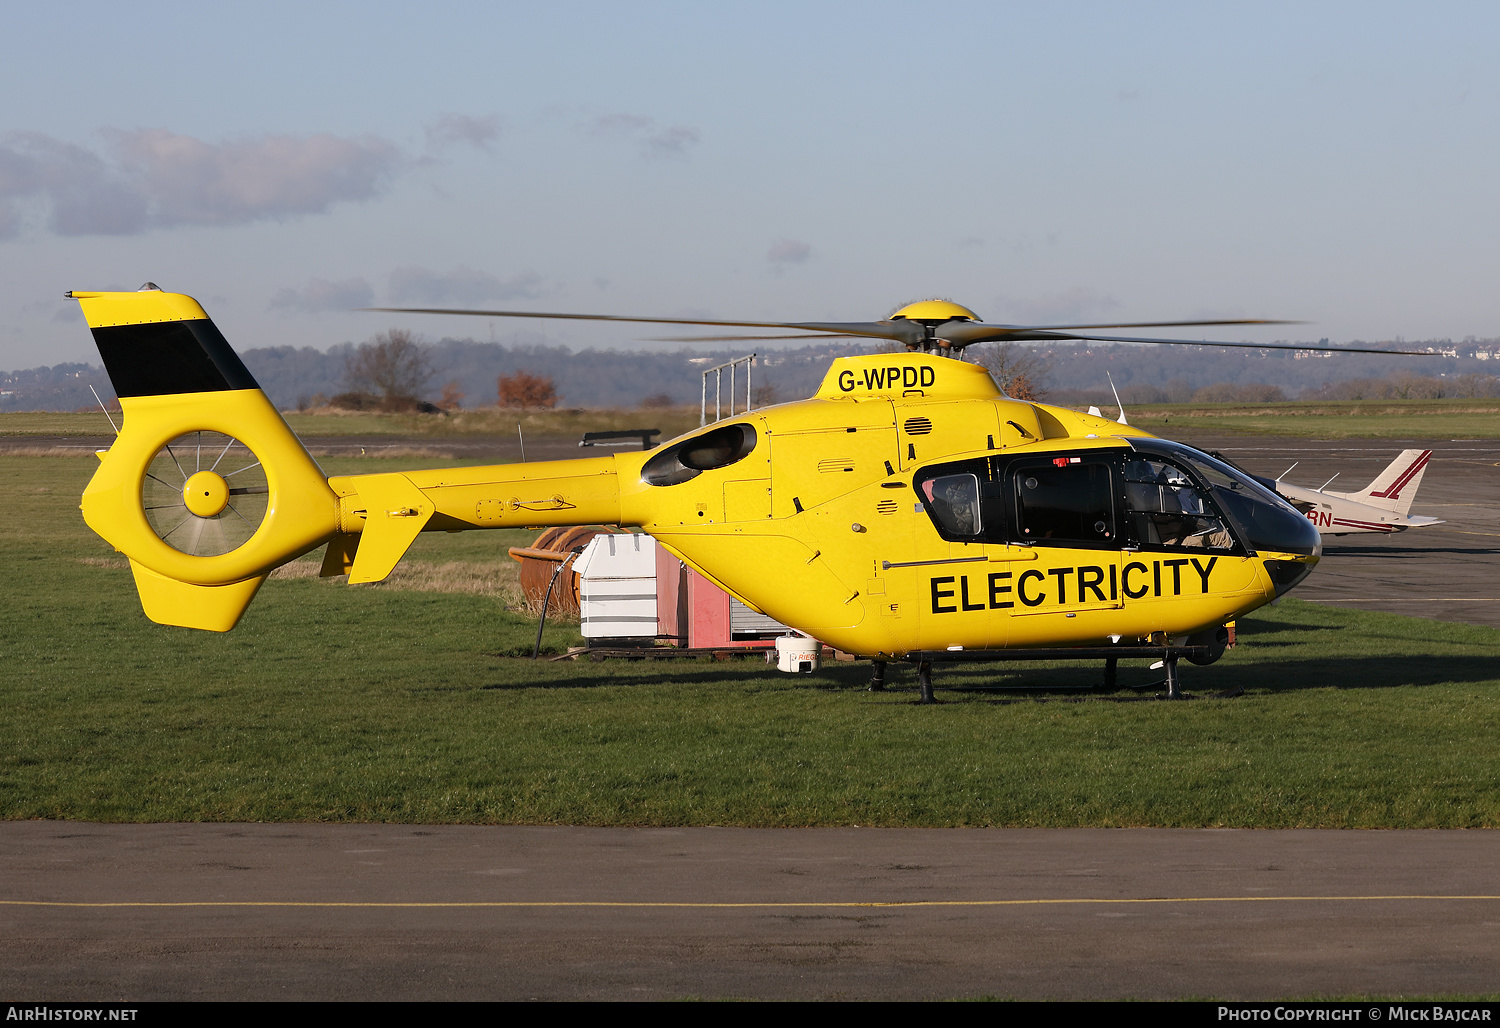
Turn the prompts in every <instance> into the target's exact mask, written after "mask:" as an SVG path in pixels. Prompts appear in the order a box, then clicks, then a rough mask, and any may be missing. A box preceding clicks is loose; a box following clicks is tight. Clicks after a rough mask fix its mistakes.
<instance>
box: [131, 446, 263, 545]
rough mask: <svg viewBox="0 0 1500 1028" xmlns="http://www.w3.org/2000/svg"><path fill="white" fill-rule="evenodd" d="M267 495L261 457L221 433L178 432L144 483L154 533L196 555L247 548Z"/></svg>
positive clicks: (157, 457)
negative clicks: (180, 433) (179, 433)
mask: <svg viewBox="0 0 1500 1028" xmlns="http://www.w3.org/2000/svg"><path fill="white" fill-rule="evenodd" d="M269 496H270V488H269V485H268V483H267V481H266V472H265V468H264V467H263V466H262V464H261V462H260V459H259V458H258V457H257V456H256V455H255V454H254V453H253V452H252V451H251V450H250V448H249V447H247V446H246V445H245V444H244V443H242V442H240V441H239V440H238V439H235V438H233V437H232V436H227V435H224V434H223V433H221V432H210V431H195V432H186V433H183V434H182V435H179V436H177V438H175V439H173V440H172V441H171V442H169V443H167V444H166V445H165V446H163V447H162V448H161V449H160V450H158V451H157V453H156V455H155V456H154V457H152V459H151V462H150V463H149V464H148V465H147V467H146V475H145V478H144V479H143V480H142V483H141V505H142V506H143V507H144V508H145V511H146V520H147V521H148V522H149V523H150V524H151V528H152V531H154V532H155V533H156V535H157V537H158V538H159V539H161V540H162V541H163V542H164V543H166V544H167V545H168V546H170V547H172V548H173V549H175V550H177V551H179V552H181V553H185V554H188V555H189V556H192V557H217V556H219V555H220V554H225V553H229V552H231V551H233V550H236V549H238V548H239V547H241V546H243V545H244V544H245V543H246V542H248V541H249V539H250V537H251V536H253V535H254V534H255V531H256V529H258V528H259V527H260V524H261V522H262V521H263V520H265V516H266V505H267V500H268V499H269Z"/></svg>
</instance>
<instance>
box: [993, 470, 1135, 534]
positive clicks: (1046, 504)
mask: <svg viewBox="0 0 1500 1028" xmlns="http://www.w3.org/2000/svg"><path fill="white" fill-rule="evenodd" d="M1012 475H1013V476H1014V481H1015V497H1016V534H1017V536H1018V538H1019V539H1020V541H1022V542H1053V543H1063V542H1066V543H1110V542H1113V541H1114V540H1115V537H1116V533H1115V504H1114V500H1115V495H1114V484H1113V481H1112V478H1111V475H1110V467H1109V465H1108V464H1105V463H1103V462H1101V461H1098V460H1091V459H1089V458H1087V457H1068V456H1058V457H1054V458H1052V459H1051V460H1050V461H1048V462H1047V463H1046V464H1041V463H1036V464H1031V463H1027V464H1023V465H1021V466H1019V467H1017V468H1016V469H1015V470H1014V471H1013V472H1012Z"/></svg>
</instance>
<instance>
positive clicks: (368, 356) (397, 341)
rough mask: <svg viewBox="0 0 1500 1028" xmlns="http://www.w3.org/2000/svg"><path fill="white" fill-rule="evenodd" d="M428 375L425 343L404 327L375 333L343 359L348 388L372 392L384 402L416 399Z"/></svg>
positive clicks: (430, 375) (428, 368)
mask: <svg viewBox="0 0 1500 1028" xmlns="http://www.w3.org/2000/svg"><path fill="white" fill-rule="evenodd" d="M431 377H432V362H431V360H430V359H429V356H428V347H427V344H426V343H424V342H422V337H421V336H418V335H414V334H413V333H411V332H408V331H407V330H406V329H404V328H393V329H389V330H388V331H385V332H380V333H377V334H376V335H375V336H373V337H372V338H371V339H370V341H369V342H366V343H361V344H360V345H359V349H357V350H355V351H354V352H352V353H350V354H349V356H348V357H347V358H345V360H344V378H345V379H346V380H347V381H348V384H349V386H350V388H352V389H354V390H356V391H358V392H362V393H373V394H375V395H377V396H379V397H380V399H381V401H382V402H383V403H385V404H390V403H392V402H396V401H401V400H412V401H415V400H416V398H417V395H418V394H419V393H420V392H421V391H422V387H423V386H424V385H426V384H427V380H428V379H429V378H431Z"/></svg>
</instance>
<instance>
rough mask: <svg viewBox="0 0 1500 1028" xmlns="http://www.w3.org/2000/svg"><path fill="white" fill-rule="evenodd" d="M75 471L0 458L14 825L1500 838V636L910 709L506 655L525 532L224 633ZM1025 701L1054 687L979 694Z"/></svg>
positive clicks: (842, 685)
mask: <svg viewBox="0 0 1500 1028" xmlns="http://www.w3.org/2000/svg"><path fill="white" fill-rule="evenodd" d="M330 463H336V462H330ZM370 463H371V461H370V460H368V459H367V460H365V461H362V462H361V463H360V468H361V469H362V470H369V465H370ZM93 466H94V465H93V462H92V461H85V460H79V459H76V458H66V457H61V458H59V457H3V458H0V488H3V495H4V496H5V497H6V499H7V501H8V507H9V514H10V518H11V527H10V529H9V530H8V531H7V532H6V533H5V534H4V536H3V537H0V550H3V553H4V559H5V565H6V568H7V574H6V577H5V584H4V586H3V587H0V654H3V659H4V660H5V662H6V665H7V668H6V670H7V673H6V675H5V676H4V680H5V682H6V685H5V691H6V697H5V699H6V702H5V703H4V705H3V707H0V738H4V739H5V740H6V741H7V745H6V746H5V747H4V749H3V752H0V816H4V817H6V818H35V817H44V818H78V819H90V820H103V821H174V820H181V821H196V820H227V821H243V820H373V821H400V822H483V823H511V824H554V823H566V824H592V825H647V824H654V825H688V824H696V825H847V824H858V825H907V826H940V825H1039V826H1040V825H1048V826H1072V825H1162V826H1207V825H1221V826H1262V827H1273V826H1274V827H1291V826H1306V827H1372V828H1373V827H1407V826H1420V827H1500V791H1497V790H1496V788H1495V785H1496V782H1497V781H1500V753H1497V747H1496V746H1495V745H1494V732H1495V725H1496V722H1497V715H1500V692H1497V689H1496V686H1497V684H1500V659H1497V658H1500V632H1495V631H1491V630H1487V629H1482V628H1474V627H1468V626H1461V625H1449V624H1440V623H1436V622H1429V621H1421V620H1415V619H1409V618H1401V617H1396V616H1392V615H1383V614H1373V613H1368V612H1358V611H1346V610H1339V609H1331V608H1325V607H1319V606H1315V605H1312V604H1305V603H1299V602H1297V601H1295V600H1288V601H1286V602H1284V603H1282V604H1280V605H1279V606H1277V607H1274V608H1264V609H1263V610H1262V611H1261V612H1260V616H1258V617H1254V618H1252V619H1247V620H1246V621H1244V622H1242V623H1241V639H1242V640H1243V644H1242V645H1241V646H1240V647H1238V648H1237V649H1235V650H1233V651H1231V652H1230V653H1229V654H1228V655H1227V656H1226V657H1225V659H1224V660H1222V661H1220V663H1218V664H1217V665H1215V666H1213V667H1212V668H1202V669H1200V668H1186V676H1185V677H1186V684H1187V687H1188V688H1189V689H1190V690H1191V691H1194V692H1197V693H1199V694H1200V695H1203V696H1204V697H1205V698H1202V699H1199V700H1196V701H1192V702H1186V703H1175V704H1173V703H1161V702H1153V701H1149V700H1139V701H1138V700H1137V697H1136V694H1134V693H1132V692H1130V691H1128V690H1123V689H1122V690H1121V691H1120V692H1118V693H1115V694H1112V695H1098V694H1091V695H1087V696H1084V695H1076V694H1070V693H1067V692H1063V691H1061V690H1062V689H1063V688H1064V687H1066V686H1070V685H1079V684H1087V683H1089V682H1091V681H1092V680H1094V679H1095V678H1096V676H1097V674H1098V669H1097V667H1084V666H1077V665H1075V666H1072V667H1067V666H1059V667H1051V668H1018V666H1017V665H1004V666H1001V667H1000V669H998V670H996V669H992V668H970V669H964V670H947V669H944V670H942V671H941V672H940V677H939V683H938V684H939V687H940V690H941V691H940V692H939V696H940V698H941V699H942V700H943V701H944V702H943V703H941V704H940V705H938V706H935V707H930V708H922V707H917V706H914V705H913V704H912V703H911V700H912V699H913V698H914V683H913V680H912V678H913V676H912V675H911V674H910V673H909V672H907V671H904V670H903V671H901V672H899V673H897V674H896V676H895V677H896V682H895V685H897V686H898V688H897V689H896V690H895V691H893V692H890V693H887V694H884V695H882V694H872V693H869V692H866V691H864V689H863V686H864V684H865V682H866V680H867V678H868V665H863V664H859V665H851V664H837V665H826V666H825V667H827V670H826V671H825V672H824V673H822V674H820V675H817V676H810V677H792V676H786V675H780V674H777V673H776V672H775V671H774V670H771V669H769V668H767V666H766V665H765V664H764V663H762V662H761V661H760V660H759V658H752V659H747V660H743V661H731V662H724V663H712V662H700V661H680V662H663V663H650V664H645V663H632V662H625V661H609V662H604V663H587V662H580V663H574V662H539V663H534V662H532V661H530V660H529V659H519V658H517V657H515V656H512V654H516V653H524V652H529V649H530V646H531V642H532V638H533V636H534V633H535V622H533V621H528V620H526V619H525V618H523V617H521V616H518V615H516V614H513V613H509V612H507V610H506V604H507V600H506V597H505V594H504V590H503V589H502V588H498V587H497V588H496V589H493V590H489V591H484V590H479V591H476V590H475V589H474V588H473V587H472V583H473V582H474V581H476V580H477V581H480V582H481V583H482V582H483V581H484V580H485V579H486V577H487V575H488V574H490V572H493V573H494V574H495V575H496V576H497V578H498V576H500V574H501V573H502V572H503V571H508V569H510V568H513V567H514V564H513V562H511V561H510V560H509V559H508V558H507V557H506V556H505V552H504V551H505V547H506V545H509V544H513V543H514V542H516V541H518V540H517V538H516V537H514V536H505V537H502V535H503V534H502V533H479V532H476V533H470V534H466V535H458V536H450V535H446V534H438V535H435V536H433V537H428V538H423V539H421V540H419V541H418V544H417V546H416V547H414V549H413V552H412V554H411V558H410V560H411V562H412V564H413V565H414V568H415V570H414V571H412V572H409V576H410V577H408V578H407V580H406V584H405V585H402V584H400V583H399V582H398V583H395V584H391V585H377V586H356V587H350V586H348V585H346V584H343V583H342V581H341V580H333V581H325V580H320V579H317V578H314V577H309V576H307V575H302V576H288V577H282V578H275V579H273V580H271V581H270V582H268V583H267V584H266V586H265V588H264V589H263V590H262V592H261V595H260V596H259V597H258V598H257V600H256V602H255V604H254V605H252V607H251V608H250V611H249V613H248V614H247V615H246V617H245V619H244V621H243V622H242V623H241V625H240V627H239V628H238V629H236V630H235V631H234V632H232V633H229V634H227V635H214V634H208V633H199V632H192V631H189V630H185V629H172V628H164V627H161V626H157V625H153V624H151V623H149V622H147V621H146V619H145V618H144V616H142V614H141V613H140V609H139V606H138V604H137V601H136V599H135V595H134V588H133V585H132V583H131V579H130V574H129V571H128V570H127V569H126V568H125V567H124V566H123V564H122V562H121V561H120V558H119V557H118V556H117V555H115V554H113V553H112V552H111V551H110V549H109V548H108V546H107V545H105V544H104V543H102V542H101V541H100V540H98V539H97V538H96V537H94V536H93V535H92V533H90V532H89V531H88V530H87V528H86V527H85V526H84V525H83V524H82V522H81V520H80V518H79V516H78V513H77V503H78V495H79V493H80V492H81V491H82V488H83V485H84V483H85V481H86V480H87V477H88V476H89V474H91V473H92V469H93ZM390 466H391V469H392V470H396V468H397V466H398V462H396V461H391V462H390ZM329 470H330V471H337V470H339V468H337V467H330V469H329ZM453 563H458V564H461V565H463V566H464V567H465V568H466V569H467V570H466V571H465V572H464V574H462V575H448V576H446V577H445V576H444V575H443V574H441V573H438V572H437V571H433V570H431V569H436V568H440V567H441V566H443V565H444V564H453ZM424 568H427V569H429V570H428V571H423V569H424ZM465 582H468V583H470V584H469V585H468V586H465V585H464V583H465ZM427 589H442V590H447V591H422V590H427ZM465 589H467V591H464V590H465ZM575 632H576V627H575V626H568V625H556V626H550V627H549V629H548V637H547V642H548V645H549V646H550V647H551V648H553V649H560V648H562V647H564V646H566V645H568V644H569V643H570V642H572V641H574V638H575V636H574V633H575ZM1151 677H1152V676H1151V674H1150V672H1148V671H1147V670H1146V669H1145V668H1144V667H1142V666H1137V667H1133V668H1125V669H1122V680H1123V681H1124V682H1126V683H1127V684H1128V683H1132V682H1134V683H1145V682H1149V681H1150V679H1151ZM1021 683H1025V684H1027V685H1030V686H1036V687H1041V688H1043V689H1050V690H1052V691H1050V692H1046V691H1044V692H1040V693H1031V694H1022V695H1015V694H1005V693H996V692H991V691H981V689H980V687H984V686H992V685H996V684H1021ZM954 686H962V687H967V688H964V689H953V688H952V687H954ZM1235 688H1243V689H1244V690H1245V695H1243V696H1241V697H1238V698H1234V699H1215V698H1211V694H1212V693H1215V692H1218V691H1222V690H1231V689H1235Z"/></svg>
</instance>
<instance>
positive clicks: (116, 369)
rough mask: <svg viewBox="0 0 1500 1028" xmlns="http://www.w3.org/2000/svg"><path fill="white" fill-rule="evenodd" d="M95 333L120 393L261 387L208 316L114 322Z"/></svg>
mask: <svg viewBox="0 0 1500 1028" xmlns="http://www.w3.org/2000/svg"><path fill="white" fill-rule="evenodd" d="M93 333H94V343H95V345H97V346H98V347H99V356H100V357H102V358H103V359H104V367H105V369H106V370H107V371H108V372H109V380H110V382H111V384H113V385H114V387H115V395H116V396H121V397H124V396H163V395H169V394H172V393H211V392H220V391H223V390H227V389H258V388H260V387H259V386H258V385H256V383H255V376H253V375H251V374H250V371H249V369H248V368H246V367H245V364H244V362H243V361H241V360H240V358H239V355H238V354H236V353H235V352H234V350H233V348H231V347H230V345H229V341H228V340H227V339H225V338H224V335H223V333H222V332H220V331H219V330H218V328H217V327H216V326H215V325H214V323H213V322H212V321H209V320H208V319H207V318H198V319H194V320H191V321H159V322H153V323H150V324H145V325H111V326H108V327H104V328H96V329H93Z"/></svg>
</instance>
